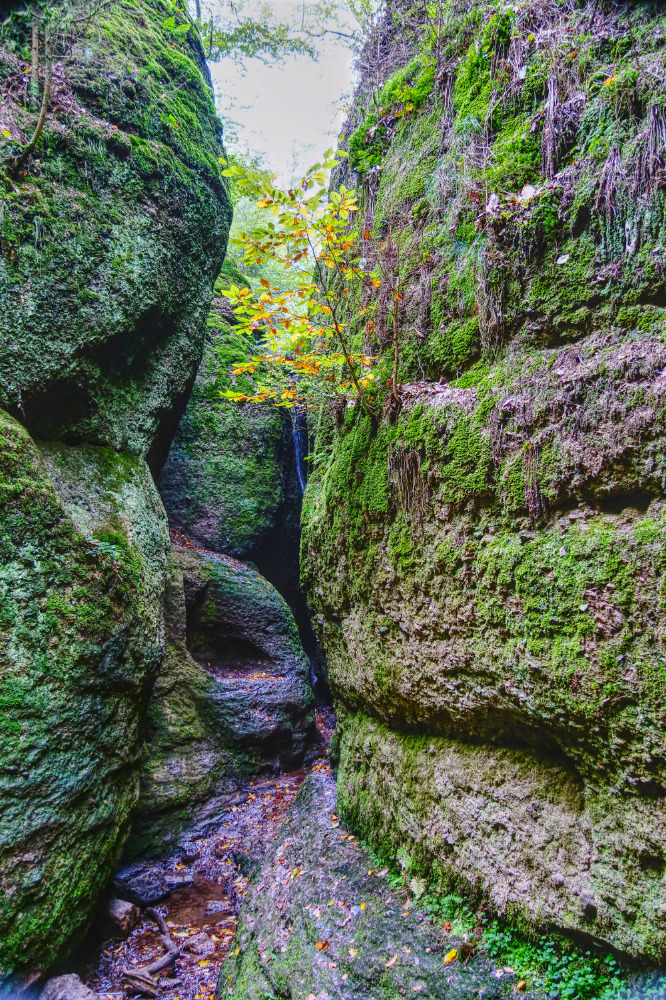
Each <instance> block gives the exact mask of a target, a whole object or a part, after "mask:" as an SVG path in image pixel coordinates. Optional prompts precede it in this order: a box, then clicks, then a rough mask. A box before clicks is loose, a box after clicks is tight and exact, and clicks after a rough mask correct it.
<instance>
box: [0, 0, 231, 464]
mask: <svg viewBox="0 0 666 1000" xmlns="http://www.w3.org/2000/svg"><path fill="white" fill-rule="evenodd" d="M25 6H27V8H28V10H27V15H26V14H24V13H21V12H16V13H15V14H14V15H12V17H11V18H10V19H9V20H8V21H7V22H6V23H5V24H3V27H2V29H1V32H0V48H1V49H2V52H3V58H2V59H1V60H0V81H1V82H2V87H3V93H4V94H5V98H4V101H3V112H2V130H0V162H3V163H5V164H6V163H8V162H11V156H12V155H13V154H15V153H16V152H17V151H18V150H19V149H20V148H21V146H22V145H24V144H25V143H26V142H27V139H28V138H29V136H30V135H31V134H32V131H33V130H34V127H35V123H36V119H37V114H36V111H35V112H33V111H31V110H29V108H28V107H27V106H26V105H27V104H28V102H27V101H26V99H25V88H26V86H27V80H28V75H27V74H26V69H27V68H29V65H30V63H29V60H30V23H29V22H30V7H31V4H27V5H25ZM84 6H85V5H84ZM62 10H63V18H64V17H65V13H66V5H64V4H63V5H62ZM55 11H56V14H55V15H54V16H57V12H58V7H57V6H56V7H55ZM173 15H174V9H173V7H172V5H171V4H168V3H165V2H163V0H132V2H130V3H125V4H122V5H119V4H111V5H109V4H107V5H102V6H99V5H94V4H91V5H90V16H89V17H88V18H87V19H86V18H80V17H78V18H76V19H75V20H74V21H67V23H66V30H63V31H61V32H59V33H58V32H56V33H55V34H54V36H53V46H54V47H55V48H54V56H57V62H56V65H55V69H54V85H53V87H54V89H53V95H52V101H51V106H50V112H49V115H48V117H47V121H46V126H45V129H44V133H43V136H42V139H41V140H40V144H39V147H38V150H37V153H36V155H35V157H29V158H28V159H27V160H26V162H25V164H24V165H23V166H22V167H21V169H20V170H19V171H17V172H15V173H11V171H10V174H9V176H8V178H7V179H6V180H5V182H4V184H5V190H4V193H3V212H2V221H1V229H0V295H1V297H2V302H3V309H2V315H1V316H0V405H3V406H4V407H5V408H6V409H8V410H9V411H10V412H12V413H13V414H14V415H15V416H17V417H18V418H19V419H20V420H21V421H22V423H24V424H25V426H27V427H28V429H29V430H30V432H31V433H32V434H33V435H35V436H37V437H41V438H49V439H53V440H65V441H68V442H70V443H72V442H74V443H75V442H78V441H89V442H92V443H99V444H109V445H112V446H113V447H115V448H117V449H119V450H123V451H127V452H130V453H133V454H146V453H150V457H151V465H152V466H153V467H159V465H160V464H161V461H163V459H164V457H165V454H166V450H167V449H168V445H169V440H170V437H171V435H172V434H173V431H174V430H175V427H176V425H177V422H178V418H179V416H180V413H181V412H182V408H183V406H184V404H185V401H186V398H187V394H188V392H189V389H190V387H191V384H192V380H193V378H194V374H195V371H196V367H197V365H198V363H199V360H200V357H201V350H202V346H203V335H204V328H205V318H206V314H207V312H208V307H209V304H210V300H211V297H212V285H213V281H214V279H215V277H216V276H217V274H218V272H219V269H220V265H221V263H222V259H223V256H224V251H225V247H226V241H227V235H228V229H229V223H230V218H231V207H230V202H229V199H228V196H227V192H226V188H225V185H224V181H223V179H222V177H221V167H220V164H219V162H218V158H219V156H220V154H221V153H222V148H221V145H220V136H221V128H220V124H219V122H218V119H217V117H216V115H215V110H214V106H213V97H212V90H211V85H210V78H209V75H208V71H207V69H206V66H205V61H204V58H203V51H202V48H201V45H200V43H199V41H198V39H197V37H196V35H195V32H194V30H193V29H190V30H189V31H181V30H179V26H178V24H177V23H176V22H177V21H178V20H182V17H181V15H177V16H176V19H175V21H174V16H173ZM183 16H184V15H183ZM63 23H65V22H64V21H63Z"/></svg>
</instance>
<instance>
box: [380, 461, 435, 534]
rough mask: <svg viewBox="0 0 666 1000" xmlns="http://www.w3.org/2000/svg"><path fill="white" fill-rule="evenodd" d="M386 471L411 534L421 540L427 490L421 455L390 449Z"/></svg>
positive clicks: (427, 497)
mask: <svg viewBox="0 0 666 1000" xmlns="http://www.w3.org/2000/svg"><path fill="white" fill-rule="evenodd" d="M388 471H389V480H390V482H391V483H392V484H393V485H394V487H395V490H396V495H397V498H398V505H399V506H400V509H401V510H402V512H403V514H404V515H405V520H406V521H408V522H409V523H410V525H411V528H412V532H413V533H417V534H418V535H420V536H421V538H422V537H423V519H424V515H425V508H426V504H427V502H428V499H429V490H428V484H427V482H426V479H425V476H424V474H423V473H422V472H421V453H420V452H418V451H416V450H414V449H408V450H407V449H404V448H399V447H398V448H392V449H391V450H390V451H389V456H388Z"/></svg>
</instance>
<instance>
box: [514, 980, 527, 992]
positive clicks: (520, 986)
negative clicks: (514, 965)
mask: <svg viewBox="0 0 666 1000" xmlns="http://www.w3.org/2000/svg"><path fill="white" fill-rule="evenodd" d="M526 986H527V983H526V982H525V980H524V979H521V980H520V982H519V983H516V989H517V990H524V989H525V987H526Z"/></svg>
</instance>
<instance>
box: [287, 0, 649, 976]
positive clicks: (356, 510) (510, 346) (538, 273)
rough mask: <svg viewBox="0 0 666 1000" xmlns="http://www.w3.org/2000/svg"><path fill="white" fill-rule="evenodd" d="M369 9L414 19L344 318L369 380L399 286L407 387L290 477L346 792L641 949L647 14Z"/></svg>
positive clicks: (380, 838) (645, 882)
mask: <svg viewBox="0 0 666 1000" xmlns="http://www.w3.org/2000/svg"><path fill="white" fill-rule="evenodd" d="M445 6H447V5H445ZM391 9H392V11H393V14H395V18H396V19H398V20H400V19H402V21H403V22H404V21H405V19H407V21H409V22H410V25H411V28H412V29H413V35H412V38H413V40H414V41H413V43H412V44H411V51H410V52H406V51H405V46H404V45H403V48H402V49H400V50H399V55H400V58H401V60H402V67H401V68H399V69H398V70H397V71H395V72H393V70H394V69H395V60H393V63H392V65H391V66H390V75H388V77H387V79H386V81H385V84H384V86H383V89H382V90H381V93H380V101H379V105H380V107H382V108H383V109H384V110H383V111H382V112H381V122H377V120H376V119H374V120H373V116H374V114H375V112H374V111H373V110H372V109H370V108H369V109H368V111H367V112H362V111H359V112H358V113H357V117H356V119H355V120H354V122H353V123H352V127H350V129H349V130H348V133H349V150H350V166H348V167H346V170H347V171H349V170H350V169H353V170H355V171H356V173H357V175H360V177H362V178H363V185H362V192H363V194H362V199H361V211H360V212H359V213H358V217H359V219H360V220H361V223H360V225H361V226H362V227H363V228H364V229H367V230H368V231H372V230H373V226H374V230H375V231H376V232H379V233H380V234H384V236H385V237H386V239H385V241H384V242H383V243H381V242H380V241H379V240H378V241H377V243H376V244H372V240H371V241H370V243H371V246H370V247H369V248H367V249H366V253H368V254H370V253H374V254H375V255H376V262H377V266H378V267H379V268H380V270H381V271H382V273H383V276H384V283H383V286H382V287H383V289H384V290H383V291H382V287H380V288H379V289H378V291H377V293H376V298H375V301H374V303H373V302H372V301H371V302H369V303H368V306H369V310H370V315H371V316H373V317H374V319H373V322H374V323H375V328H374V330H372V328H371V330H370V331H368V329H367V326H366V322H367V320H363V325H361V321H360V320H358V319H357V318H356V317H354V316H351V317H350V324H351V329H352V330H355V333H354V334H353V336H355V337H356V345H357V347H360V345H361V344H362V343H363V338H364V337H365V338H366V339H367V338H368V337H369V338H370V339H373V338H374V339H375V343H374V349H375V350H376V351H377V353H378V355H379V360H378V364H377V372H376V374H377V375H378V379H377V383H378V384H380V385H381V384H383V383H384V382H385V379H384V378H383V376H384V375H386V376H388V375H389V374H390V372H391V370H392V369H391V366H392V364H393V352H392V345H390V336H389V335H388V331H390V330H392V329H393V325H392V324H393V318H394V317H393V315H392V314H393V311H395V310H397V315H396V317H395V318H396V320H397V325H398V327H399V329H400V338H399V348H400V355H399V372H398V380H399V382H400V383H401V387H400V392H399V393H398V398H395V399H392V400H387V399H386V392H383V393H382V392H381V391H379V392H378V393H377V397H376V399H375V405H376V407H377V410H378V412H382V411H383V412H384V413H385V417H384V419H383V420H381V421H379V426H378V427H374V426H372V425H371V422H370V421H369V420H368V419H367V418H365V417H364V416H363V414H362V413H360V412H357V411H354V410H349V411H348V412H347V413H346V414H345V416H344V419H343V421H342V426H341V427H340V428H339V429H338V430H337V431H334V430H333V429H332V428H330V429H328V430H326V431H325V432H324V433H323V434H322V435H321V437H320V442H319V445H318V447H320V448H321V451H320V455H321V459H320V461H319V462H318V463H315V468H316V472H315V474H314V476H313V477H312V478H311V481H310V483H309V485H308V489H307V492H306V496H305V501H304V508H305V509H304V525H305V527H304V540H303V570H304V578H305V582H306V585H307V592H308V597H309V599H310V602H311V606H312V608H313V611H314V616H315V624H316V627H317V630H318V633H319V637H320V640H321V642H322V644H323V647H324V649H325V652H326V656H327V660H328V665H329V672H330V678H331V685H332V688H333V691H334V694H335V697H336V700H337V703H338V707H339V709H340V713H341V718H342V726H341V734H340V739H341V743H340V746H341V750H342V756H341V767H340V774H339V788H340V799H341V811H342V814H343V815H344V816H345V817H346V818H347V819H348V820H349V822H350V823H351V824H352V825H353V827H354V828H355V829H356V830H357V831H358V832H359V833H362V834H363V835H364V836H365V837H367V838H368V839H369V840H370V841H372V842H374V843H376V845H377V846H378V847H379V848H381V849H382V850H385V851H386V852H387V853H389V854H391V853H393V854H394V853H395V851H396V850H397V848H398V847H400V846H406V847H407V848H408V849H409V850H410V851H413V853H414V855H415V857H419V858H421V859H422V861H423V863H424V866H425V869H426V870H428V871H429V872H430V873H431V876H432V878H433V879H437V880H442V881H444V882H449V883H451V882H457V884H458V887H460V886H462V887H463V889H464V888H465V887H467V891H468V892H469V893H470V894H471V895H472V896H475V897H477V898H478V897H480V896H485V898H486V899H489V900H490V901H491V903H492V905H493V907H494V909H495V910H496V911H497V912H501V913H512V914H513V915H514V916H516V917H519V918H520V919H521V920H523V921H525V922H527V923H528V924H531V925H533V926H542V927H543V926H545V925H549V926H551V927H559V928H562V929H564V930H566V931H568V932H571V933H574V934H584V935H586V936H588V937H592V938H597V939H599V940H603V941H605V942H608V943H610V944H612V945H614V946H615V947H617V948H618V949H621V950H623V951H625V952H627V953H629V954H631V955H634V956H642V957H648V958H649V959H651V960H653V961H657V962H660V961H663V959H664V956H666V924H665V923H664V913H666V890H665V888H664V881H663V874H664V871H665V870H666V854H665V853H664V849H663V840H664V830H663V820H662V812H663V803H664V799H665V798H666V742H665V739H664V732H665V730H666V716H665V710H664V699H663V692H664V686H665V683H666V652H665V650H664V648H663V640H662V636H663V634H664V628H665V626H666V621H665V620H664V608H663V599H662V598H663V594H662V591H663V577H664V571H665V568H666V563H665V559H666V549H665V548H664V543H663V539H664V527H665V521H664V517H665V512H666V502H665V501H666V497H665V494H664V486H665V483H666V479H665V477H664V468H665V459H664V455H665V445H666V422H665V414H666V409H665V406H664V404H665V402H666V395H665V393H666V383H665V382H664V377H663V372H664V370H665V369H666V351H665V348H664V343H663V333H662V327H663V318H664V303H665V302H666V298H665V295H666V269H665V268H664V265H663V262H662V254H663V249H662V248H663V246H664V234H665V231H664V219H665V218H666V200H665V195H664V188H663V184H662V182H661V180H659V181H658V180H657V179H656V175H655V174H654V173H651V172H650V171H652V170H653V169H657V167H656V161H655V160H654V159H653V158H652V159H651V157H652V153H648V147H649V149H652V148H653V147H651V146H650V145H649V143H650V141H651V140H649V136H650V135H652V134H654V129H655V128H657V129H659V128H661V124H660V123H661V121H662V117H661V116H662V111H661V110H660V108H661V103H660V101H661V96H662V95H661V90H659V92H657V91H656V90H655V86H654V84H653V83H651V82H650V81H649V80H648V77H647V75H642V74H638V76H635V75H634V72H633V69H632V66H633V65H634V64H633V62H632V60H633V58H634V53H635V51H637V50H636V49H635V46H640V47H641V51H642V52H643V53H644V54H646V58H647V59H648V61H649V62H650V64H651V65H652V64H654V65H657V64H660V65H661V60H663V50H662V47H661V43H660V42H659V39H660V37H661V32H662V31H663V29H664V20H663V11H661V9H660V8H656V7H651V6H644V5H639V6H638V7H636V6H632V7H631V9H630V8H622V9H619V8H618V9H617V10H616V11H615V12H614V14H613V15H612V16H611V17H610V20H609V21H608V22H605V28H604V31H603V32H602V31H597V30H596V29H591V30H590V31H589V32H587V33H584V32H583V31H582V28H581V25H582V23H583V22H582V21H581V18H582V19H584V18H586V17H587V16H588V13H589V8H588V7H586V5H583V6H582V7H580V8H577V9H576V11H572V12H570V13H569V14H568V15H567V18H566V19H565V20H566V24H564V23H563V22H559V21H557V23H556V21H554V20H552V19H551V18H550V15H544V16H543V17H541V15H540V16H539V19H538V28H537V29H534V25H533V22H531V21H530V22H529V23H530V25H531V26H530V27H529V28H528V27H527V23H528V22H527V21H526V20H525V19H526V18H527V19H528V20H529V18H530V17H531V14H532V13H533V7H532V5H530V4H525V5H523V6H519V7H514V8H511V9H510V10H509V9H508V8H507V9H506V10H505V11H497V10H495V9H494V8H493V9H492V10H491V9H490V8H488V7H486V6H484V5H482V4H478V3H475V2H468V0H463V2H457V0H456V2H454V3H451V4H449V5H448V6H447V10H448V11H449V15H450V16H449V15H447V17H448V20H446V18H445V22H446V28H445V29H443V31H442V34H441V35H440V40H439V49H438V50H437V42H436V40H435V39H433V36H432V34H431V33H430V34H429V28H428V25H427V24H424V23H419V20H418V17H419V16H418V13H417V12H414V13H413V14H410V13H409V12H408V11H406V10H405V9H403V8H402V7H401V6H400V7H396V8H395V9H393V8H391ZM410 18H411V20H410ZM390 20H391V19H389V21H390ZM586 23H587V22H586ZM403 26H404V25H403ZM385 27H386V31H387V34H386V41H387V45H388V47H389V49H392V51H393V52H394V53H395V52H396V51H397V46H398V41H397V40H396V38H395V35H394V34H393V35H392V34H391V32H394V28H395V25H394V24H391V25H389V24H388V22H387V25H386V26H385ZM579 29H580V33H579V34H576V33H577V32H579ZM572 32H573V33H574V34H576V37H577V39H578V40H579V41H580V45H578V44H577V46H576V47H575V48H574V49H573V50H571V51H570V52H569V54H568V55H566V56H565V55H564V54H560V55H554V50H553V49H552V39H553V37H554V34H555V35H557V34H558V33H561V34H562V37H564V36H565V35H566V36H567V37H569V36H572ZM553 33H554V34H553ZM404 34H405V33H404V32H403V35H404ZM400 44H401V45H402V44H403V43H402V42H400ZM433 46H435V48H433ZM558 51H560V50H558ZM561 52H562V53H563V52H564V50H561ZM410 57H411V58H410ZM390 61H391V60H389V62H390ZM571 65H574V66H575V67H576V74H575V75H574V76H572V75H571V74H570V72H569V69H567V70H566V71H565V69H564V67H565V66H567V67H570V66H571ZM574 79H575V81H576V83H575V85H574V82H573V81H574ZM630 94H631V95H632V96H631V98H630V96H629V95H630ZM362 96H363V91H362V92H361V97H362ZM632 102H634V103H632ZM361 106H362V104H361ZM480 123H485V124H483V125H481V124H480ZM477 126H479V127H480V128H481V129H482V131H481V132H480V131H479V128H478V127H477ZM646 143H647V144H648V145H647V146H646V145H645V144H646ZM660 148H661V147H660ZM659 155H661V154H659ZM646 157H647V159H646ZM648 160H649V161H650V162H651V163H652V167H650V169H649V170H648V172H647V173H646V170H647V169H648V168H647V166H646V164H647V162H648ZM660 163H661V160H660ZM659 170H661V167H659ZM659 176H660V177H661V174H659ZM357 179H358V176H357ZM387 234H390V240H388V236H387ZM389 243H390V244H391V245H390V246H389ZM389 251H390V252H389ZM396 275H397V276H398V279H397V280H399V281H400V290H401V298H400V299H396V300H395V302H390V301H388V300H387V299H386V287H387V286H388V287H389V288H390V287H391V282H394V281H395V280H396ZM373 309H374V313H373V312H372V310H373ZM537 845H538V846H537Z"/></svg>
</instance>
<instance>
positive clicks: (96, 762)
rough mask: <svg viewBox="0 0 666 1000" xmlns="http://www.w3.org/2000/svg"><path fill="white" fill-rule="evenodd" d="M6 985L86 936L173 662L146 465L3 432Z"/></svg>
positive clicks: (2, 949)
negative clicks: (157, 681)
mask: <svg viewBox="0 0 666 1000" xmlns="http://www.w3.org/2000/svg"><path fill="white" fill-rule="evenodd" d="M0 492H1V502H0V609H1V610H0V706H1V707H2V712H1V713H0V774H1V775H2V779H1V782H0V885H1V887H2V892H1V893H0V980H1V979H2V977H3V976H4V975H6V974H8V973H10V972H12V971H25V970H28V969H31V968H34V967H35V966H42V967H48V966H49V965H51V964H53V962H54V961H55V960H56V959H57V958H58V957H60V956H61V955H62V954H63V951H64V949H65V948H66V947H67V946H68V945H69V944H70V942H71V941H72V939H73V938H76V936H77V935H80V934H81V933H82V932H83V931H84V930H85V927H86V925H87V923H88V921H89V919H90V917H91V915H92V911H93V908H94V905H95V903H96V900H97V898H98V896H99V894H100V892H101V891H102V889H103V888H104V886H105V883H106V882H107V880H108V879H109V877H110V875H111V874H112V872H113V869H114V867H115V865H116V863H117V861H118V858H119V856H120V853H121V850H122V847H123V843H124V840H125V838H126V836H127V833H128V831H129V825H130V814H131V811H132V809H133V807H134V806H135V804H136V802H137V799H138V792H139V770H140V763H141V747H142V740H141V722H142V718H143V715H144V713H145V709H146V704H147V701H148V696H149V692H150V684H151V682H152V679H153V677H154V675H155V672H156V671H157V668H158V667H159V665H160V662H161V659H162V655H163V651H164V624H163V616H162V604H163V597H164V586H165V581H166V568H167V552H168V533H167V528H166V519H165V517H164V512H163V509H162V506H161V504H160V501H159V496H158V494H157V491H156V490H155V487H154V485H153V482H152V479H151V476H150V473H149V471H148V468H147V465H146V463H145V461H144V460H143V459H140V458H126V457H122V456H119V455H117V454H116V453H115V452H113V451H111V450H110V449H103V448H94V447H88V448H85V449H67V448H63V447H50V448H49V449H48V452H47V453H46V455H45V457H42V455H41V453H40V451H39V449H38V448H37V447H36V445H35V444H34V443H33V442H32V441H31V439H30V437H29V436H28V434H27V433H26V431H25V430H24V429H23V428H22V427H21V426H20V425H19V424H18V423H16V422H15V421H14V420H13V419H12V418H11V417H8V416H7V415H5V414H2V416H1V422H0Z"/></svg>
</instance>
